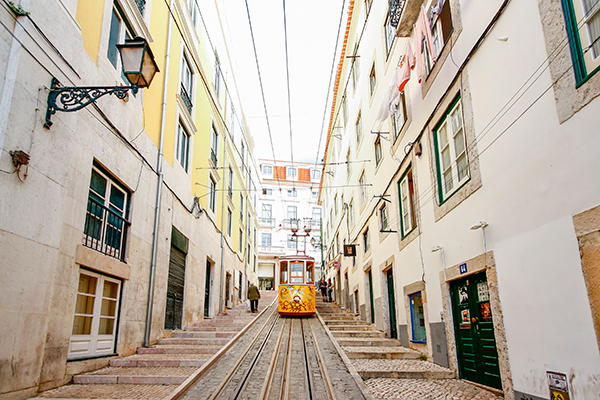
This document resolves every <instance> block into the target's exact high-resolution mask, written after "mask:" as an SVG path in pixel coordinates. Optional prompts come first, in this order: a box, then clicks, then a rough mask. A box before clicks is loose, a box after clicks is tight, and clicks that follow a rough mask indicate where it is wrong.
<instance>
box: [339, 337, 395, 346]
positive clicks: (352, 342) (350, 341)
mask: <svg viewBox="0 0 600 400" xmlns="http://www.w3.org/2000/svg"><path fill="white" fill-rule="evenodd" d="M336 340H337V342H338V344H339V345H340V346H342V347H345V346H359V347H366V346H377V347H388V346H389V347H392V346H401V344H400V341H399V340H396V339H383V338H364V337H361V338H355V337H338V338H336Z"/></svg>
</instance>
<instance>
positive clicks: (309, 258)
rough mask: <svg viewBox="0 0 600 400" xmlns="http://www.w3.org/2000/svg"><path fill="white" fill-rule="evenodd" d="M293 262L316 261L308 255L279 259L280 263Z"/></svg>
mask: <svg viewBox="0 0 600 400" xmlns="http://www.w3.org/2000/svg"><path fill="white" fill-rule="evenodd" d="M291 260H300V261H313V262H314V261H315V258H314V257H311V256H307V255H306V254H296V255H293V256H292V255H289V256H283V257H281V258H279V261H291Z"/></svg>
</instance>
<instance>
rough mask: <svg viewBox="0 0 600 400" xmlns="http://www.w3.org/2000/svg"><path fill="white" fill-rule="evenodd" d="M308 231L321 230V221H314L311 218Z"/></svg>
mask: <svg viewBox="0 0 600 400" xmlns="http://www.w3.org/2000/svg"><path fill="white" fill-rule="evenodd" d="M310 229H313V230H314V229H318V230H320V229H321V219H315V218H313V219H312V220H311V221H310Z"/></svg>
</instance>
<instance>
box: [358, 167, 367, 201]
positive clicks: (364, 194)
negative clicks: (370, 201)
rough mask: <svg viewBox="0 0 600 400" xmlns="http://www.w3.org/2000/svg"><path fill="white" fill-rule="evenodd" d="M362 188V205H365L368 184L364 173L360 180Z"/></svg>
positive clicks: (359, 183)
mask: <svg viewBox="0 0 600 400" xmlns="http://www.w3.org/2000/svg"><path fill="white" fill-rule="evenodd" d="M358 185H359V186H360V204H361V205H362V204H364V203H365V202H366V201H367V182H366V181H365V173H364V172H363V173H362V175H361V176H360V179H359V180H358Z"/></svg>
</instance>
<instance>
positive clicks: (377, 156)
mask: <svg viewBox="0 0 600 400" xmlns="http://www.w3.org/2000/svg"><path fill="white" fill-rule="evenodd" d="M373 147H374V150H375V166H376V167H378V166H379V164H380V163H381V160H383V150H382V148H381V135H377V137H376V138H375V142H374V143H373Z"/></svg>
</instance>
